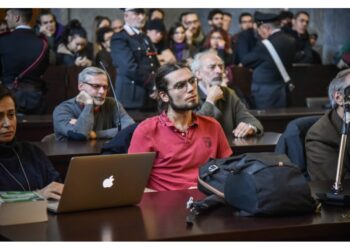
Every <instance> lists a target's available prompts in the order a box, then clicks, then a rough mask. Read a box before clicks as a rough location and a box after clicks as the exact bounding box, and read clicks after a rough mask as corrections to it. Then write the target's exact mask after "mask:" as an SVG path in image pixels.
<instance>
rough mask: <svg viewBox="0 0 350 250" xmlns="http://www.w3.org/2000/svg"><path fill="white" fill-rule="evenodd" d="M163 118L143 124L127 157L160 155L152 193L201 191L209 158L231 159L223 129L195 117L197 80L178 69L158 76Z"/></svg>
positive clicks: (169, 67)
mask: <svg viewBox="0 0 350 250" xmlns="http://www.w3.org/2000/svg"><path fill="white" fill-rule="evenodd" d="M156 88H157V91H158V95H159V99H158V100H159V107H160V109H161V110H162V113H161V114H160V115H159V116H155V117H152V118H149V119H146V120H145V121H143V122H141V123H140V124H139V125H138V127H137V128H136V130H135V132H134V134H133V136H132V139H131V143H130V147H129V150H128V153H141V152H156V153H157V154H156V159H155V161H154V164H153V169H152V172H151V176H150V179H149V182H148V186H147V187H148V188H150V189H152V190H157V191H165V190H177V189H187V188H191V187H196V186H197V177H198V168H199V167H200V166H201V165H202V164H204V163H205V162H206V161H207V160H208V159H209V158H223V157H228V156H230V155H231V154H232V150H231V148H230V146H229V144H228V142H227V139H226V138H225V134H224V131H223V130H222V128H221V126H220V124H219V123H218V122H217V121H216V120H215V119H213V118H211V117H206V116H200V115H196V114H195V113H194V112H193V110H194V109H195V108H196V107H197V106H198V104H199V99H198V92H197V79H196V78H195V77H194V76H193V74H192V73H191V70H190V69H189V68H188V67H186V66H183V65H179V64H165V65H163V66H162V67H161V68H159V70H158V72H157V75H156Z"/></svg>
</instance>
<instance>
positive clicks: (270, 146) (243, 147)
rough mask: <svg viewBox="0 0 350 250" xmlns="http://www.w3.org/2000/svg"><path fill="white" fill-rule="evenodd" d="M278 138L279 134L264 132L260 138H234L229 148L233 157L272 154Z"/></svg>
mask: <svg viewBox="0 0 350 250" xmlns="http://www.w3.org/2000/svg"><path fill="white" fill-rule="evenodd" d="M280 136H281V134H280V133H275V132H265V133H264V134H263V135H262V136H252V137H246V138H234V139H233V140H231V141H230V146H231V148H232V150H233V153H234V154H235V155H237V154H243V153H248V152H273V151H275V147H276V144H277V142H278V139H279V138H280Z"/></svg>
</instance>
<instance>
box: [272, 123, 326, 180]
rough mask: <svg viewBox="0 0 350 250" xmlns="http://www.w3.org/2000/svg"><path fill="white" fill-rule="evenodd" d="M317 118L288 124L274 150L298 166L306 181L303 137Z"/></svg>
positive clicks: (307, 175) (307, 176)
mask: <svg viewBox="0 0 350 250" xmlns="http://www.w3.org/2000/svg"><path fill="white" fill-rule="evenodd" d="M319 118H320V116H307V117H300V118H296V119H294V120H292V121H291V122H289V123H288V125H287V127H286V129H285V130H284V132H283V134H282V135H281V137H280V138H279V140H278V142H277V145H276V148H275V152H276V153H280V154H286V155H287V156H288V157H289V159H290V160H291V161H292V162H293V163H294V164H296V165H297V166H299V167H300V170H301V172H302V173H303V174H304V176H305V178H307V179H310V178H309V174H308V172H307V168H306V154H305V137H306V133H307V131H308V130H309V129H310V128H311V126H312V125H313V124H314V123H315V122H316V121H318V119H319Z"/></svg>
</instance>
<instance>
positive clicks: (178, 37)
mask: <svg viewBox="0 0 350 250" xmlns="http://www.w3.org/2000/svg"><path fill="white" fill-rule="evenodd" d="M185 32H186V30H185V27H184V26H183V25H182V24H181V23H175V24H174V25H173V26H172V27H171V28H170V30H169V35H168V37H169V48H170V50H171V51H172V52H173V53H174V55H175V57H176V60H177V62H181V63H184V62H187V63H190V62H189V61H190V59H191V58H192V57H193V55H194V51H195V47H194V46H192V45H189V44H187V43H186V35H185Z"/></svg>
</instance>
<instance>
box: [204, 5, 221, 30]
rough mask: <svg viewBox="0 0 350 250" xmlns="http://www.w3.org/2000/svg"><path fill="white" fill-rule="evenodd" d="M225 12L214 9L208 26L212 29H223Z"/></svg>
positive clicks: (209, 15) (210, 14)
mask: <svg viewBox="0 0 350 250" xmlns="http://www.w3.org/2000/svg"><path fill="white" fill-rule="evenodd" d="M223 19H224V12H222V10H220V9H212V10H210V11H209V13H208V24H209V26H210V29H211V30H212V29H222V25H223Z"/></svg>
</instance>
